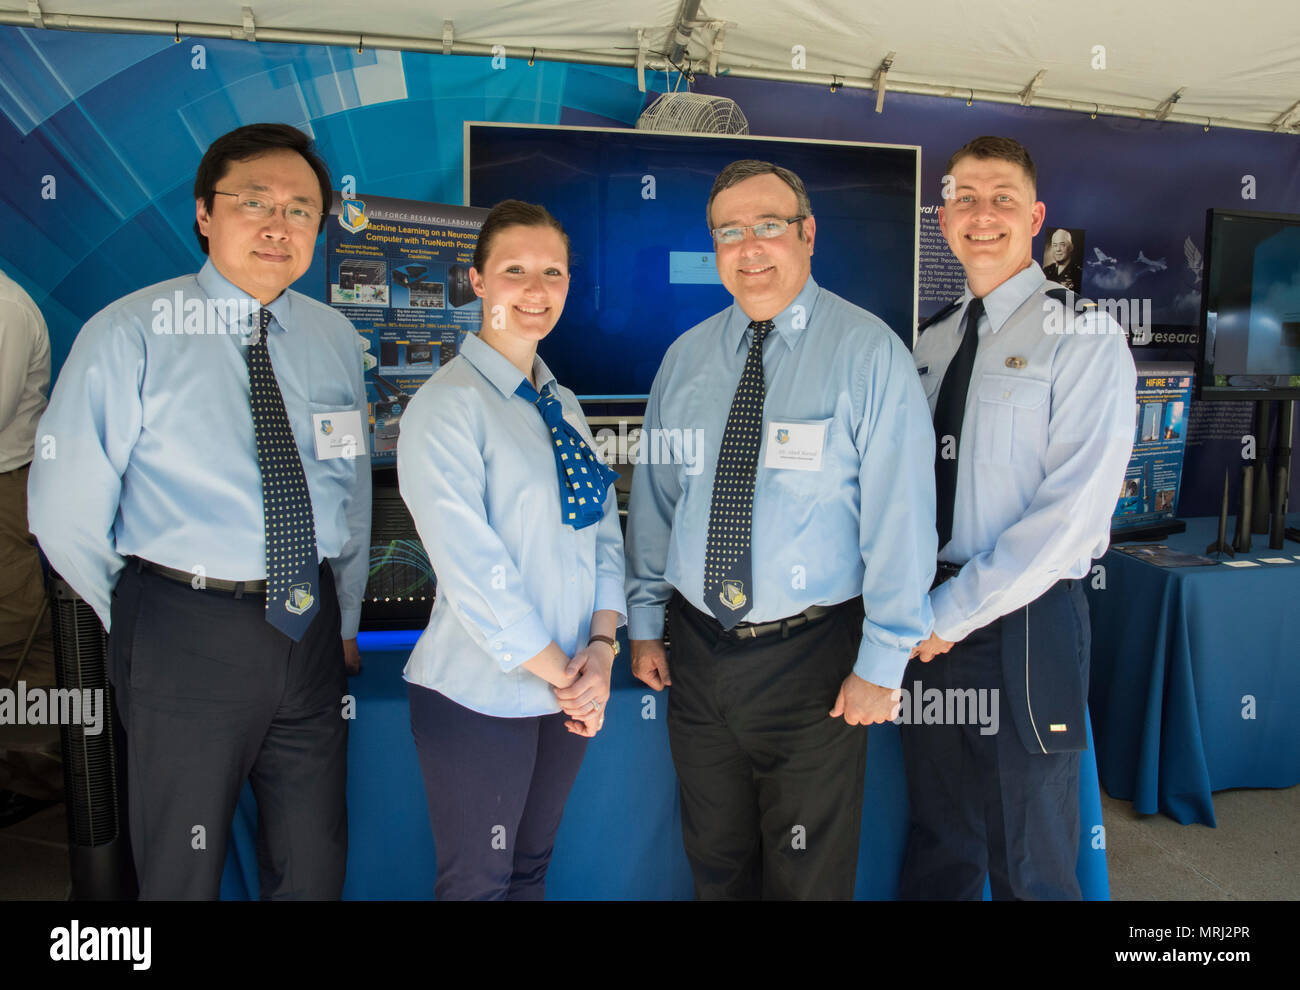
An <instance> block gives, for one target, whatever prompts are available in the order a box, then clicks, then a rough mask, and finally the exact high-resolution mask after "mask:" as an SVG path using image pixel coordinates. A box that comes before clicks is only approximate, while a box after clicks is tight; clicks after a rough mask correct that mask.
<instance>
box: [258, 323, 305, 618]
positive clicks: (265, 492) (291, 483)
mask: <svg viewBox="0 0 1300 990" xmlns="http://www.w3.org/2000/svg"><path fill="white" fill-rule="evenodd" d="M270 325H271V312H270V310H267V309H263V310H262V319H261V330H260V332H259V333H258V334H257V336H256V339H255V340H254V341H253V343H252V344H251V345H250V347H249V349H248V394H249V401H250V402H251V404H252V412H253V436H254V439H255V440H256V441H257V467H258V470H260V471H261V473H262V514H263V518H264V520H265V526H266V621H267V622H269V623H271V625H273V626H275V628H277V629H279V630H280V631H281V632H282V633H284V634H285V635H286V636H288V637H289V638H290V639H292V640H293V641H294V642H297V641H298V640H300V639H302V637H303V634H304V633H305V632H306V631H307V627H308V626H310V625H311V623H312V620H313V619H314V618H316V614H317V613H318V612H320V604H319V599H320V564H319V563H318V560H317V557H316V520H315V519H314V518H313V516H312V509H311V493H310V492H309V491H308V489H307V477H306V475H304V474H303V470H302V458H301V457H299V456H298V444H297V442H296V441H295V440H294V438H293V429H292V428H291V427H290V426H289V416H288V414H287V413H286V412H285V409H284V396H283V395H281V394H280V385H279V383H278V382H277V381H276V379H275V369H274V368H272V367H271V353H270V351H268V350H267V347H266V337H267V329H268V328H269V327H270Z"/></svg>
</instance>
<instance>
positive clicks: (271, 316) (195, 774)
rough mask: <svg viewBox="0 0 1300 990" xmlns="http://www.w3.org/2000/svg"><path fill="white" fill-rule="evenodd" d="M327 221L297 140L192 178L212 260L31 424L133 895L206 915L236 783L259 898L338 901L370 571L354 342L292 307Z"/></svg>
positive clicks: (89, 360)
mask: <svg viewBox="0 0 1300 990" xmlns="http://www.w3.org/2000/svg"><path fill="white" fill-rule="evenodd" d="M330 199H331V191H330V177H329V170H328V169H327V168H326V166H325V163H324V162H323V161H322V160H321V159H320V157H319V156H318V155H317V154H316V151H315V149H314V147H313V145H312V142H311V140H310V139H309V138H308V137H307V136H306V135H305V134H303V133H302V132H301V131H299V130H297V129H296V128H294V127H290V126H289V125H287V124H250V125H248V126H246V127H241V128H239V129H237V130H234V131H231V132H230V133H228V134H225V135H223V136H222V137H220V138H218V139H217V140H216V141H214V142H213V143H212V145H211V146H210V147H209V148H208V150H207V152H206V153H205V154H204V156H203V159H202V161H201V162H200V163H199V167H198V172H197V174H196V176H195V180H194V205H195V225H194V229H195V233H196V234H197V236H198V240H199V246H200V248H201V249H202V250H203V252H204V253H205V254H207V256H208V260H207V262H206V263H205V264H204V265H203V268H202V270H200V271H199V272H198V274H197V275H186V276H184V277H182V278H177V279H172V280H171V281H169V282H161V283H159V284H157V285H153V286H149V287H148V288H145V289H141V290H140V291H138V292H135V293H132V294H131V295H129V296H126V297H124V298H122V299H119V300H118V301H116V302H114V303H111V304H110V305H109V306H108V307H106V308H105V309H103V310H101V311H100V312H99V313H97V314H96V315H95V316H93V317H91V319H90V320H89V322H87V323H86V325H85V327H84V328H83V329H82V331H81V333H80V334H79V335H78V336H77V339H76V341H75V342H74V344H73V346H72V353H71V354H69V356H68V361H67V364H65V365H64V368H63V372H62V374H61V375H60V376H59V381H58V384H57V385H56V387H55V389H54V395H53V398H52V399H51V400H50V407H49V409H48V410H47V411H46V413H45V416H44V418H43V419H42V420H41V425H40V433H41V435H42V438H44V437H45V436H48V437H49V438H50V444H51V447H50V453H51V456H49V457H48V458H46V457H44V456H42V457H39V458H37V460H36V462H35V464H34V467H33V470H32V474H31V480H30V483H29V492H28V495H29V498H28V504H29V514H30V519H31V526H32V532H34V533H35V534H36V537H37V539H38V540H39V541H40V544H41V547H42V548H43V549H44V550H45V553H46V555H47V556H48V557H49V558H50V563H51V565H52V566H53V567H54V569H55V570H56V571H57V572H58V573H59V574H60V575H61V576H62V577H63V578H64V579H65V580H66V581H67V582H68V583H69V584H70V585H72V587H73V588H74V589H76V591H77V593H78V594H80V595H81V596H82V597H83V598H85V600H86V601H87V602H89V603H90V605H91V606H93V607H94V609H95V611H96V613H97V614H98V615H99V617H100V619H101V620H102V621H103V623H104V626H105V628H106V629H108V632H109V654H110V656H109V678H110V681H111V682H112V685H113V687H114V689H115V691H116V698H117V702H118V710H119V712H120V713H121V716H122V722H123V725H124V727H125V729H126V734H127V765H128V779H129V785H128V786H129V799H128V807H129V809H130V813H129V820H130V833H131V848H132V852H133V854H134V856H135V868H136V873H137V875H138V877H139V880H140V896H141V898H144V899H154V898H164V899H215V898H216V897H217V895H218V894H219V892H220V887H221V875H222V868H223V867H224V865H225V859H226V842H227V838H228V836H229V832H230V827H231V821H232V819H233V816H234V811H235V804H236V801H237V800H238V798H239V792H240V789H241V788H242V787H243V785H244V781H245V780H248V781H250V782H251V784H252V787H253V793H254V795H255V796H256V798H257V805H258V818H259V837H258V838H259V853H260V855H259V861H260V865H261V894H262V896H263V897H265V898H277V899H279V898H310V899H333V898H338V897H339V896H340V895H341V893H342V889H343V877H344V869H345V865H346V859H347V808H346V804H345V791H346V780H347V738H348V731H347V721H346V720H345V719H344V718H343V717H342V707H341V706H342V698H343V696H344V695H345V694H346V693H347V669H348V668H347V666H345V664H346V665H349V666H351V667H353V668H356V667H358V666H359V663H360V658H359V654H358V653H357V647H356V635H357V626H358V623H359V621H360V616H361V596H362V593H363V591H364V589H365V584H366V575H367V570H368V567H369V559H370V467H369V457H368V455H367V444H366V433H365V427H364V417H365V416H366V395H365V387H364V385H363V383H362V364H363V358H362V345H361V338H360V336H358V334H357V332H356V330H355V329H354V328H353V326H352V324H351V323H349V322H348V321H347V320H346V319H344V318H343V317H342V316H341V315H339V314H338V313H336V312H335V311H334V310H333V309H331V308H330V307H329V306H326V305H324V304H323V303H320V302H317V301H315V300H313V299H310V298H308V297H307V296H304V295H300V294H299V293H297V292H294V291H292V290H291V289H290V288H289V286H290V285H291V284H293V282H294V281H296V280H297V279H298V278H300V277H301V276H302V275H303V273H304V272H306V271H307V268H308V267H309V266H310V265H311V260H312V254H313V252H314V249H315V244H316V238H317V237H318V236H319V234H320V232H321V230H323V229H324V223H325V216H326V214H325V213H324V210H326V209H328V207H329V203H330ZM194 331H199V332H194Z"/></svg>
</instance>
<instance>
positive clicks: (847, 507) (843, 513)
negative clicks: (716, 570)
mask: <svg viewBox="0 0 1300 990" xmlns="http://www.w3.org/2000/svg"><path fill="white" fill-rule="evenodd" d="M749 322H750V318H749V317H748V316H746V315H745V313H744V312H743V311H742V310H741V308H740V307H739V306H737V305H735V304H733V305H732V306H730V307H729V308H727V309H725V310H723V311H722V312H721V313H719V314H717V315H716V316H713V317H711V318H709V319H707V320H705V321H704V322H703V323H701V324H699V326H696V327H694V328H693V329H691V330H689V331H687V332H686V333H685V334H683V335H682V336H681V337H680V338H678V339H677V340H676V341H675V342H674V343H673V345H672V346H671V347H669V349H668V353H667V354H666V355H665V356H664V360H663V364H662V365H661V366H660V368H659V373H658V374H657V375H656V376H655V381H654V386H653V387H652V389H651V391H650V399H649V402H648V403H647V405H646V416H645V432H644V433H643V434H642V438H641V443H642V445H646V444H650V445H651V446H652V447H654V448H665V447H667V448H671V446H672V442H671V440H668V441H665V440H664V439H661V437H666V438H671V437H673V436H674V434H673V433H671V432H668V433H662V434H657V433H656V432H655V431H674V430H676V431H697V430H698V431H702V432H701V433H698V434H697V433H694V432H692V434H691V435H692V436H697V437H699V439H700V443H699V445H698V447H697V448H694V452H696V453H697V454H698V456H699V460H698V462H697V463H695V464H690V463H681V462H682V461H686V460H688V458H685V457H678V458H676V460H677V461H678V462H679V463H653V462H652V461H654V460H659V461H663V460H665V459H666V458H664V457H662V456H659V455H660V454H661V453H662V449H657V450H656V452H655V455H654V456H653V457H650V456H649V455H646V457H645V458H644V459H646V463H638V464H637V467H636V472H635V475H634V476H633V480H632V501H631V506H630V509H629V514H628V534H627V540H628V606H629V609H628V631H629V634H630V635H631V637H632V638H633V639H658V638H659V636H660V635H661V634H662V632H663V623H664V608H665V606H666V604H667V602H668V599H669V598H670V597H671V594H672V589H674V588H676V589H677V590H678V591H680V592H681V594H682V595H683V597H685V598H686V600H687V601H689V602H690V603H691V604H692V605H694V606H695V607H696V608H697V609H699V610H700V611H703V612H707V611H708V609H707V607H706V605H705V602H704V546H705V539H706V536H707V534H708V525H709V506H710V502H711V499H712V494H713V478H714V474H715V472H716V469H717V461H718V451H719V448H720V447H721V445H722V434H723V430H724V428H725V426H726V422H727V414H728V412H729V411H730V408H731V400H732V396H733V394H734V392H735V388H736V384H737V383H738V382H739V381H740V374H741V371H742V369H743V368H744V364H745V359H746V356H747V353H748V350H749V342H750V337H751V331H750V330H749V329H748V327H749ZM773 322H774V323H775V324H776V330H775V332H773V333H770V334H769V335H768V337H767V340H766V341H765V343H764V347H763V374H764V380H765V381H766V383H767V397H766V400H765V402H764V406H763V444H762V448H761V450H760V452H759V460H758V473H757V477H756V478H755V483H754V514H753V525H752V538H751V542H750V547H751V551H752V556H753V562H754V568H753V579H754V596H753V601H754V606H753V609H752V610H751V611H750V612H749V614H748V615H746V617H745V621H747V622H766V621H770V620H772V619H779V618H784V617H786V616H790V615H794V614H795V613H798V612H802V611H803V610H804V609H806V608H808V607H809V606H811V605H834V604H837V603H839V602H843V601H846V600H848V599H850V598H855V597H857V596H858V595H861V596H862V597H863V600H864V603H865V605H866V620H865V622H864V624H863V639H862V645H861V647H860V649H859V651H858V658H857V661H856V663H855V664H854V668H853V670H854V673H856V674H857V675H858V676H859V677H862V678H863V679H865V680H867V681H870V682H872V683H873V684H878V685H881V686H883V687H897V686H898V685H899V684H900V682H901V681H902V678H903V671H904V668H905V667H906V666H907V658H908V654H909V653H910V652H911V649H912V647H913V646H914V645H915V644H916V643H917V642H918V641H919V640H921V639H923V638H924V637H925V636H926V635H927V634H928V633H929V631H930V625H931V616H930V608H929V602H928V599H927V597H926V592H927V591H928V590H929V588H930V582H931V580H932V579H933V577H934V570H935V563H934V558H935V544H936V542H937V539H938V537H937V536H936V533H935V528H934V428H933V427H932V426H931V422H930V417H929V415H928V412H927V410H926V407H925V396H924V394H923V393H922V391H921V387H920V383H919V382H918V381H917V376H916V371H915V369H914V368H913V366H912V359H911V356H910V355H909V354H908V353H907V348H905V347H904V346H903V344H902V342H901V341H900V340H899V339H898V337H897V336H895V335H894V334H893V333H892V332H891V331H890V329H889V327H887V326H886V325H885V324H884V323H883V322H881V321H880V320H879V319H878V318H877V317H875V316H873V315H872V314H870V313H868V312H867V311H866V310H863V309H860V308H858V307H857V306H854V305H852V304H850V303H848V302H846V301H845V300H843V299H841V298H840V297H839V296H836V295H835V294H833V293H831V292H827V291H826V290H824V289H820V288H818V286H817V283H816V282H815V281H813V279H812V278H811V277H810V278H809V279H808V281H807V283H806V284H805V285H804V287H803V289H802V290H801V291H800V293H799V295H798V296H797V297H796V298H795V300H794V302H793V303H791V305H790V306H789V307H788V308H787V309H786V310H784V311H783V312H782V313H780V314H778V315H777V317H776V318H775V320H774V321H773ZM790 424H794V425H796V426H798V425H800V424H811V425H812V426H813V429H814V434H815V435H820V436H822V437H823V441H822V458H821V466H820V470H794V469H791V468H788V467H773V466H769V464H768V463H767V462H768V461H769V448H770V447H771V446H773V444H774V443H775V442H777V441H778V439H779V438H778V437H777V432H778V431H779V430H780V429H782V428H783V425H784V426H786V427H788V426H789V425H790ZM677 449H680V450H683V451H691V450H692V449H693V448H692V447H691V446H690V445H688V444H686V443H684V442H679V443H678V448H677ZM772 453H775V452H772ZM642 459H643V458H642V456H640V455H639V456H638V460H642Z"/></svg>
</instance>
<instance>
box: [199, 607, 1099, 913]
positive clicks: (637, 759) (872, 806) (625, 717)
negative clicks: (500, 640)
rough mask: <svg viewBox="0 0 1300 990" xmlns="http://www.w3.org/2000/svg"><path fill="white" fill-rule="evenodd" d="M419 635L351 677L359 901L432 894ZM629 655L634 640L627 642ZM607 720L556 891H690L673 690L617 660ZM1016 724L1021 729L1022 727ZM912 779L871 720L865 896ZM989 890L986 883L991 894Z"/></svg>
mask: <svg viewBox="0 0 1300 990" xmlns="http://www.w3.org/2000/svg"><path fill="white" fill-rule="evenodd" d="M414 641H415V634H414V633H404V634H383V633H362V635H361V648H362V651H363V654H364V669H363V672H362V674H361V676H360V677H355V678H353V679H352V681H351V688H352V691H353V693H354V696H355V698H356V718H355V719H354V720H353V722H352V724H351V729H350V731H351V735H350V737H349V741H348V833H349V841H348V868H347V880H346V883H345V885H344V889H343V896H344V898H346V899H349V900H377V899H385V900H413V899H417V900H418V899H430V898H432V897H433V884H434V874H435V859H434V848H433V836H432V833H431V831H430V827H429V817H428V807H427V805H426V803H425V798H424V781H423V778H422V777H421V776H420V770H419V765H418V763H417V760H416V755H415V743H414V740H413V739H412V737H411V728H410V711H409V707H408V703H407V694H406V684H405V682H404V681H403V680H402V679H401V670H402V667H403V666H404V664H405V661H406V656H407V654H408V652H409V650H410V646H411V644H413V643H414ZM623 650H624V653H623V656H624V657H626V656H627V641H626V639H624V640H623ZM613 687H614V692H613V695H612V696H611V698H610V702H609V708H608V716H607V718H606V722H605V728H604V729H603V730H602V731H601V733H600V735H599V736H597V737H596V739H595V740H594V741H593V743H592V744H591V745H590V746H589V747H588V749H587V755H586V758H585V759H584V760H583V764H582V769H581V771H580V772H579V774H578V779H577V781H576V783H575V784H574V787H573V792H572V794H571V795H570V797H569V801H568V803H567V804H566V805H565V809H564V820H563V822H562V823H561V825H560V831H559V834H558V835H557V836H556V841H555V854H554V857H553V859H552V862H551V867H550V871H549V873H548V874H547V881H546V894H547V897H548V898H549V899H552V900H587V899H599V900H633V899H643V900H648V899H659V900H669V899H676V900H680V899H688V898H690V897H691V896H692V886H691V873H690V867H689V865H688V863H687V861H686V854H685V852H684V851H683V849H682V833H681V808H680V805H679V802H678V797H677V778H676V775H675V774H674V773H673V765H672V757H671V755H670V753H669V749H668V731H667V726H666V725H665V722H664V716H665V714H666V710H665V704H666V701H667V697H666V695H665V694H655V693H654V692H653V691H651V690H650V689H649V688H647V687H645V685H643V684H641V683H640V682H639V681H636V680H634V679H633V678H632V675H631V673H630V671H629V669H628V666H627V663H626V661H624V662H622V663H620V664H619V665H617V666H616V668H615V676H614V685H613ZM1012 731H1014V730H1012ZM1079 790H1080V812H1081V814H1080V818H1081V829H1080V843H1079V864H1078V870H1079V880H1080V886H1081V887H1082V889H1083V896H1084V897H1085V898H1086V899H1090V900H1107V899H1109V897H1110V886H1109V882H1108V879H1107V875H1106V851H1105V833H1104V831H1103V830H1102V828H1101V797H1100V790H1099V787H1098V782H1097V769H1096V762H1095V760H1093V758H1092V753H1091V751H1089V752H1088V753H1085V754H1084V759H1083V771H1082V774H1081V780H1080V788H1079ZM907 809H908V805H907V789H906V784H905V782H904V779H903V757H902V750H901V748H900V744H899V734H898V728H897V727H896V726H894V725H878V726H873V727H872V728H871V729H870V739H869V742H868V744H867V771H866V793H865V796H864V803H863V815H862V841H861V846H860V854H859V857H858V876H857V887H856V894H857V897H858V899H859V900H887V899H892V898H894V897H895V896H896V894H897V891H898V871H899V867H900V865H901V863H902V858H903V845H904V841H905V838H906V828H907V814H908V810H907ZM256 828H257V805H256V802H255V801H254V799H253V796H252V792H251V790H250V789H249V788H248V787H245V788H244V792H243V795H242V796H241V798H240V803H239V809H238V811H237V812H236V815H235V823H234V829H233V831H232V842H231V845H230V849H229V850H228V855H227V860H226V871H225V876H224V878H223V881H222V887H221V893H222V897H223V898H227V899H243V898H248V897H255V896H256V895H257V852H256V844H255V836H256ZM986 896H987V892H986Z"/></svg>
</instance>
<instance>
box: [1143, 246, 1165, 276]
mask: <svg viewBox="0 0 1300 990" xmlns="http://www.w3.org/2000/svg"><path fill="white" fill-rule="evenodd" d="M1137 263H1138V264H1139V265H1146V266H1147V271H1149V272H1162V271H1164V270H1165V269H1166V268H1168V267H1169V266H1168V265H1166V264H1165V259H1164V258H1160V259H1158V260H1155V261H1153V260H1152V259H1150V258H1148V257H1147V256H1146V255H1145V254H1143V253H1142V252H1141V251H1140V250H1139V251H1138V256H1137Z"/></svg>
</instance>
